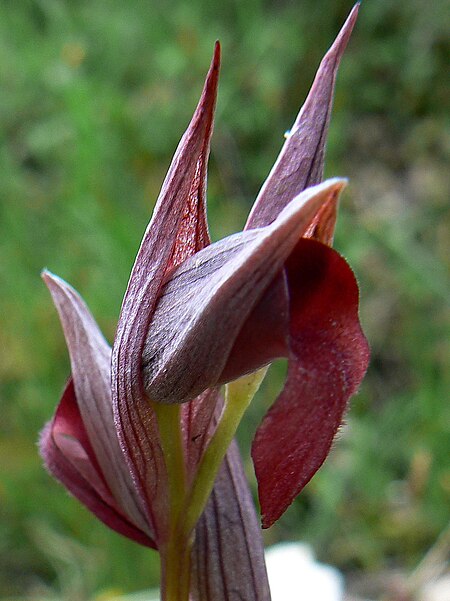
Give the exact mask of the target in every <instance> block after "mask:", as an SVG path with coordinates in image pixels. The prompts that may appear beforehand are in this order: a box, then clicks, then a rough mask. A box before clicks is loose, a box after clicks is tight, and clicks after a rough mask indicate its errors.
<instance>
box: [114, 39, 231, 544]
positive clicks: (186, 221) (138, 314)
mask: <svg viewBox="0 0 450 601" xmlns="http://www.w3.org/2000/svg"><path fill="white" fill-rule="evenodd" d="M219 62H220V48H219V45H218V44H216V48H215V52H214V57H213V60H212V63H211V67H210V70H209V72H208V75H207V78H206V82H205V86H204V89H203V93H202V96H201V98H200V101H199V104H198V106H197V109H196V110H195V112H194V116H193V118H192V120H191V123H190V125H189V127H188V129H187V130H186V132H185V134H184V136H183V138H182V139H181V141H180V144H179V146H178V148H177V151H176V153H175V156H174V158H173V161H172V164H171V166H170V168H169V171H168V173H167V176H166V179H165V181H164V184H163V187H162V190H161V193H160V196H159V198H158V201H157V204H156V207H155V210H154V213H153V217H152V220H151V222H150V224H149V226H148V228H147V230H146V232H145V234H144V238H143V240H142V244H141V247H140V249H139V252H138V255H137V258H136V261H135V264H134V267H133V271H132V273H131V276H130V280H129V283H128V288H127V292H126V294H125V297H124V301H123V304H122V309H121V314H120V318H119V324H118V327H117V332H116V337H115V341H114V346H113V355H112V363H111V365H112V374H111V388H112V395H113V406H114V414H115V422H116V428H117V432H118V435H119V438H120V441H121V446H122V449H123V451H124V453H125V454H126V456H127V458H128V462H129V468H130V470H132V471H133V474H134V478H135V486H136V487H137V488H138V489H139V490H140V491H142V494H144V495H145V496H146V497H147V498H151V499H152V511H153V513H154V516H153V520H152V521H153V523H157V525H158V529H159V530H160V531H161V532H164V531H166V530H167V524H166V520H167V511H166V509H167V498H168V497H167V495H168V488H167V475H166V472H165V464H164V458H163V455H162V451H161V445H160V441H159V433H158V428H157V424H156V419H155V415H154V412H153V411H152V409H151V407H150V405H149V403H148V401H147V399H146V397H145V393H144V390H143V387H142V375H141V356H142V348H143V345H144V341H145V337H146V334H147V330H148V327H149V324H150V322H151V320H152V317H153V313H154V309H155V306H156V302H157V300H158V298H159V295H160V291H161V287H162V285H163V282H164V279H165V278H166V277H167V276H168V274H169V273H170V272H171V271H172V270H173V269H174V268H175V267H176V266H177V265H178V264H179V263H180V262H182V261H183V260H184V259H185V258H186V257H187V256H189V255H191V254H193V253H195V252H196V251H197V250H199V249H200V248H202V247H203V246H205V245H206V244H208V242H209V237H208V232H207V228H206V218H205V181H206V165H207V161H208V156H209V144H210V137H211V133H212V125H213V115H214V107H215V102H216V96H217V84H218V73H219Z"/></svg>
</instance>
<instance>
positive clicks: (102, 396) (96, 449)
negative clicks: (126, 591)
mask: <svg viewBox="0 0 450 601" xmlns="http://www.w3.org/2000/svg"><path fill="white" fill-rule="evenodd" d="M42 277H43V279H44V281H45V283H46V284H47V287H48V289H49V290H50V293H51V295H52V298H53V302H54V303H55V307H56V309H57V311H58V314H59V317H60V320H61V324H62V326H63V330H64V335H65V338H66V342H67V347H68V349H69V354H70V362H71V366H72V377H73V382H74V389H75V396H76V404H77V407H78V409H79V412H80V416H81V419H82V422H83V427H84V429H85V431H86V436H87V440H88V441H89V445H90V446H91V447H92V449H93V453H94V455H95V459H96V461H97V462H98V465H99V468H100V470H101V473H102V475H103V476H104V478H105V481H106V482H107V484H108V487H109V489H110V490H111V492H112V495H113V497H114V499H115V502H116V504H117V506H118V507H120V508H121V511H122V512H123V513H124V515H127V517H128V519H129V521H130V522H132V523H133V524H135V526H136V527H137V528H139V529H140V530H142V531H143V532H146V533H147V534H148V535H149V536H152V532H151V530H150V526H149V522H148V519H146V517H145V515H146V510H145V501H144V499H143V498H139V497H138V496H137V494H136V491H135V489H134V487H133V482H132V479H131V476H130V473H129V470H128V467H127V464H126V461H125V458H124V456H123V454H122V451H121V449H120V445H119V441H118V439H117V435H116V430H115V426H114V420H113V412H112V403H111V390H110V356H111V349H110V347H109V345H108V344H107V342H106V341H105V339H104V337H103V335H102V333H101V332H100V330H99V328H98V326H97V324H96V322H95V320H94V318H93V317H92V315H91V313H90V312H89V310H88V308H87V307H86V305H85V303H84V302H83V300H82V299H81V297H80V296H79V295H78V293H77V292H76V291H75V290H74V289H73V288H72V287H71V286H69V284H67V283H66V282H64V280H62V279H61V278H58V277H57V276H54V275H53V274H51V273H49V272H48V271H46V272H44V273H43V274H42ZM60 421H61V419H60V420H59V421H58V422H57V423H56V424H55V426H54V430H55V428H56V427H57V424H58V423H59V422H60ZM55 435H56V433H55V431H54V432H53V436H54V437H55ZM84 447H86V444H84Z"/></svg>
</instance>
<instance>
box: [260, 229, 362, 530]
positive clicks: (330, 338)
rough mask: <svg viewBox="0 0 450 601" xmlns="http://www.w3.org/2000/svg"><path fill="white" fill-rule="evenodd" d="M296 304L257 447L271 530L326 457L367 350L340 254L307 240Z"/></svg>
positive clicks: (293, 259) (294, 273)
mask: <svg viewBox="0 0 450 601" xmlns="http://www.w3.org/2000/svg"><path fill="white" fill-rule="evenodd" d="M286 271H287V276H288V282H289V297H290V305H291V316H290V345H289V346H290V352H289V368H288V377H287V381H286V384H285V387H284V390H283V391H282V393H281V394H280V396H279V397H278V399H277V400H276V402H275V403H274V405H273V406H272V407H271V409H270V410H269V411H268V413H267V414H266V416H265V418H264V420H263V422H262V424H261V425H260V426H259V428H258V430H257V433H256V436H255V440H254V441H253V446H252V457H253V462H254V464H255V471H256V477H257V480H258V488H259V499H260V504H261V512H262V523H263V527H265V528H267V527H269V526H271V525H272V524H273V523H274V522H275V521H276V520H277V519H278V518H279V517H280V515H281V514H282V513H283V512H284V511H285V509H286V508H287V507H288V505H289V504H290V503H291V502H292V500H293V499H294V498H295V497H296V496H297V494H298V493H299V492H300V490H301V489H302V488H303V487H304V486H305V484H306V483H307V482H308V481H309V480H310V478H311V477H312V476H313V475H314V473H315V472H316V471H317V469H318V468H319V467H320V466H321V465H322V463H323V461H324V460H325V458H326V456H327V454H328V452H329V450H330V447H331V443H332V441H333V438H334V436H335V434H336V432H337V430H338V428H339V426H340V424H341V421H342V415H343V413H344V411H345V409H346V407H347V402H348V399H349V398H350V396H351V395H352V394H354V393H355V392H356V390H357V388H358V386H359V384H360V382H361V380H362V378H363V376H364V373H365V371H366V369H367V364H368V360H369V348H368V345H367V341H366V339H365V337H364V334H363V333H362V330H361V327H360V324H359V320H358V286H357V283H356V280H355V277H354V275H353V273H352V271H351V269H350V267H349V266H348V265H347V263H346V262H345V261H344V259H343V258H342V257H340V256H339V255H338V254H337V253H336V252H335V251H334V250H332V249H331V248H328V247H327V246H325V245H323V244H320V243H318V242H316V241H314V240H306V239H303V240H301V241H300V242H299V244H298V246H297V248H296V249H295V252H294V253H292V255H291V256H290V257H289V260H288V262H287V264H286Z"/></svg>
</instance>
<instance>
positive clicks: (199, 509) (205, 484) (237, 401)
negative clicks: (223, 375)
mask: <svg viewBox="0 0 450 601" xmlns="http://www.w3.org/2000/svg"><path fill="white" fill-rule="evenodd" d="M267 369H268V368H267V367H263V368H262V369H260V370H258V371H256V372H253V373H252V374H249V375H247V376H243V377H242V378H239V379H238V380H235V381H234V382H230V383H229V384H227V385H226V388H225V405H224V409H223V411H222V415H221V417H220V419H219V423H218V425H217V428H216V431H215V432H214V434H213V436H212V438H211V440H210V441H209V444H208V446H207V448H206V450H205V452H204V454H203V457H202V459H201V462H200V465H199V467H198V470H197V474H196V476H195V480H194V482H193V485H192V489H191V491H190V493H189V496H188V499H187V506H186V507H185V510H184V512H183V517H182V520H183V521H182V528H183V532H184V533H185V535H186V536H189V535H190V534H191V532H192V531H193V529H194V528H195V525H196V523H197V522H198V520H199V518H200V516H201V514H202V513H203V510H204V509H205V506H206V503H207V501H208V499H209V496H210V494H211V491H212V489H213V486H214V481H215V479H216V476H217V472H218V471H219V468H220V466H221V464H222V461H223V459H224V457H225V455H226V452H227V450H228V447H229V446H230V444H231V441H232V440H233V438H234V435H235V434H236V430H237V427H238V426H239V424H240V422H241V419H242V416H243V415H244V413H245V410H246V409H247V407H248V406H249V404H250V402H251V400H252V399H253V397H254V396H255V394H256V392H257V390H258V388H259V387H260V385H261V382H262V381H263V379H264V376H265V375H266V372H267Z"/></svg>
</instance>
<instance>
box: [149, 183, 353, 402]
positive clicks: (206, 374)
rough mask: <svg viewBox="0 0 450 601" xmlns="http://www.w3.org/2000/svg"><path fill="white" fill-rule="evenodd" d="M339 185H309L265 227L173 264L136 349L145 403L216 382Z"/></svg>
mask: <svg viewBox="0 0 450 601" xmlns="http://www.w3.org/2000/svg"><path fill="white" fill-rule="evenodd" d="M344 185H345V180H339V179H334V180H329V181H327V182H324V183H323V184H320V185H318V186H315V187H313V188H309V189H308V190H305V191H304V192H302V194H300V195H299V196H298V197H297V198H296V199H294V200H293V201H292V202H291V203H290V204H289V205H288V206H287V207H286V208H285V209H284V210H283V211H282V212H281V214H280V215H279V217H278V218H277V219H276V220H275V222H274V223H273V224H271V225H270V226H267V227H266V228H260V229H256V230H249V231H247V232H241V233H240V234H236V235H234V236H230V237H229V238H225V239H224V240H221V241H219V242H217V243H215V244H213V245H211V246H208V247H207V248H205V249H203V250H202V251H200V252H199V253H197V254H196V255H195V256H194V257H191V258H190V259H187V260H186V261H185V262H184V263H183V264H182V265H180V267H179V268H178V269H177V270H176V271H175V272H174V274H173V276H172V278H171V279H170V280H169V282H168V283H167V285H166V286H165V288H164V289H163V290H162V293H161V297H160V300H159V304H158V307H157V309H156V311H155V313H154V318H153V321H152V326H151V328H150V330H149V332H148V336H147V340H146V345H145V349H144V352H143V373H144V383H145V390H146V392H147V394H148V396H149V397H150V398H151V399H153V400H154V401H157V402H162V403H174V402H184V401H188V400H190V399H192V398H194V397H195V396H196V395H197V394H200V393H201V392H202V391H203V390H205V389H206V388H209V387H210V386H214V385H216V384H217V383H218V382H219V381H220V377H221V374H222V372H223V370H224V367H225V365H226V363H227V358H228V355H229V353H230V351H231V349H232V347H233V344H234V342H235V340H236V337H237V336H238V334H239V331H240V329H241V328H242V326H243V324H244V323H245V321H246V319H247V317H248V316H249V315H250V313H251V311H252V309H253V308H254V307H255V305H256V304H257V303H258V301H259V300H260V299H261V297H262V296H263V295H264V293H265V291H266V290H267V288H268V287H269V285H270V284H271V282H272V281H273V280H274V279H276V276H277V275H278V273H279V272H280V271H281V270H282V267H283V264H284V262H285V261H286V259H287V257H288V256H289V254H290V253H291V252H292V250H293V249H294V247H295V245H296V244H297V242H298V240H299V239H300V238H301V236H302V235H303V233H304V232H305V230H306V228H307V227H308V224H309V223H310V222H311V220H312V218H313V216H314V215H315V214H316V213H317V211H318V210H319V208H320V207H321V206H322V205H323V204H324V203H326V202H329V200H330V199H331V198H332V197H334V196H337V195H338V194H339V192H340V191H341V189H342V188H343V186H344ZM250 365H251V361H250V360H249V366H250ZM251 368H254V366H253V365H251ZM249 370H250V368H249ZM249 370H248V371H249ZM246 371H247V370H246ZM246 371H245V372H244V373H246ZM238 375H242V374H238Z"/></svg>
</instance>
